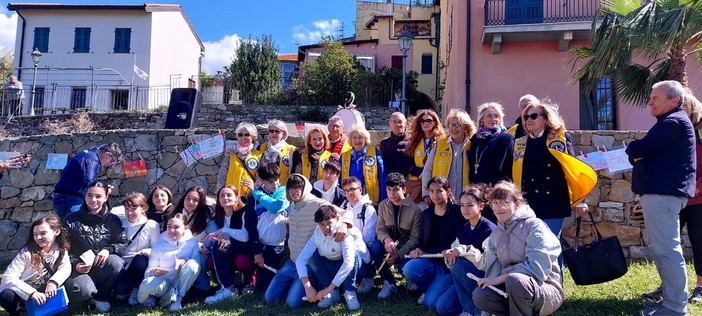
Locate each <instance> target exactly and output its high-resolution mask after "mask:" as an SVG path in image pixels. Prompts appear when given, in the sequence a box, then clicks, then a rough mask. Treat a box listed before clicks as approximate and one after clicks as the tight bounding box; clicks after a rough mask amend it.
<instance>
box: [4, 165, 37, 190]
mask: <svg viewBox="0 0 702 316" xmlns="http://www.w3.org/2000/svg"><path fill="white" fill-rule="evenodd" d="M32 183H34V174H33V173H32V171H31V170H29V168H19V169H10V185H12V186H13V187H15V188H20V189H24V188H26V187H29V186H30V185H32Z"/></svg>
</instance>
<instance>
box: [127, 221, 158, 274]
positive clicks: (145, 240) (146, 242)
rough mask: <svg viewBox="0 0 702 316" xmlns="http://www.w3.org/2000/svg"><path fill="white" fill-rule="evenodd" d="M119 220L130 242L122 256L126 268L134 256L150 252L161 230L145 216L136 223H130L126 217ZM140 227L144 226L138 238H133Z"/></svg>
mask: <svg viewBox="0 0 702 316" xmlns="http://www.w3.org/2000/svg"><path fill="white" fill-rule="evenodd" d="M121 220H122V227H124V231H125V232H126V233H127V239H129V240H132V243H131V244H129V247H127V249H125V250H124V255H122V259H124V264H125V267H127V266H129V263H131V262H132V259H133V258H134V256H136V255H138V254H139V253H140V252H142V251H145V252H146V253H149V252H150V251H151V247H153V245H154V244H155V243H156V242H157V241H158V237H159V235H160V234H161V228H160V227H159V225H158V223H157V222H156V221H153V220H150V219H147V218H146V216H144V217H143V218H142V219H141V220H140V221H139V222H136V223H130V222H129V220H127V218H126V217H123V218H121ZM141 225H144V228H143V229H142V230H141V231H140V232H139V235H138V236H134V234H136V232H137V231H138V230H139V227H141Z"/></svg>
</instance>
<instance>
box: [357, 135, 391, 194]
mask: <svg viewBox="0 0 702 316" xmlns="http://www.w3.org/2000/svg"><path fill="white" fill-rule="evenodd" d="M367 150H368V146H365V147H363V150H362V151H361V152H356V150H355V149H351V165H350V168H349V169H350V170H349V176H351V177H356V178H358V179H359V180H361V187H362V188H363V194H368V189H367V188H366V178H365V177H364V176H363V160H364V157H365V156H366V151H367ZM375 157H376V159H377V164H378V175H377V176H378V186H379V188H378V193H379V194H378V196H379V198H378V201H377V202H378V203H380V201H382V200H385V199H387V198H388V192H387V191H385V164H384V162H383V155H382V154H381V153H380V149H379V148H378V147H375ZM374 203H375V202H374Z"/></svg>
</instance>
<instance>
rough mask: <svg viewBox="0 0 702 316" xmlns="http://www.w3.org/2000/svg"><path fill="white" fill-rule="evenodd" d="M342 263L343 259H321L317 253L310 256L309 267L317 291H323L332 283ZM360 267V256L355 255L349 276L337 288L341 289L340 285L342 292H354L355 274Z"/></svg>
mask: <svg viewBox="0 0 702 316" xmlns="http://www.w3.org/2000/svg"><path fill="white" fill-rule="evenodd" d="M343 263H344V259H343V258H342V259H339V260H330V259H328V258H326V257H322V256H321V255H320V254H319V252H317V251H315V252H314V254H312V257H311V258H310V261H309V267H310V270H312V273H314V275H315V277H317V281H318V283H319V289H318V290H321V289H324V288H326V287H327V286H329V284H331V283H332V281H333V280H334V277H335V276H336V274H337V273H338V272H339V269H340V268H341V265H342V264H343ZM360 267H361V256H359V255H358V254H356V256H355V258H354V263H353V269H352V270H351V273H349V275H348V276H346V279H344V281H343V283H342V284H339V285H338V286H337V287H341V285H343V286H344V291H355V290H356V274H357V273H358V271H359V268H360Z"/></svg>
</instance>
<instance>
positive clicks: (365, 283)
mask: <svg viewBox="0 0 702 316" xmlns="http://www.w3.org/2000/svg"><path fill="white" fill-rule="evenodd" d="M373 286H375V284H373V279H372V278H363V280H362V281H361V284H359V285H358V288H357V290H358V293H361V294H365V293H368V292H370V291H371V290H373Z"/></svg>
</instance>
